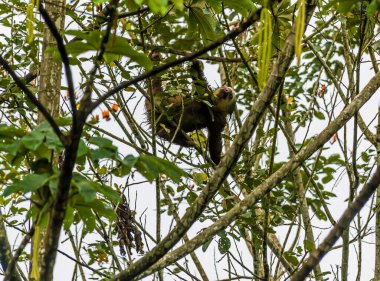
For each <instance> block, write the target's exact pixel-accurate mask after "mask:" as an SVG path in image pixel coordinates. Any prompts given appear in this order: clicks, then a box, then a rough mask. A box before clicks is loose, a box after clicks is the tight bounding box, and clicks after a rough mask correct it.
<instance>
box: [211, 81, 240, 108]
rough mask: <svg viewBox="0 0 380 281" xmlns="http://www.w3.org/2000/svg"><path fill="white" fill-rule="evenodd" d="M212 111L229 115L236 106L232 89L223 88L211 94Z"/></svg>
mask: <svg viewBox="0 0 380 281" xmlns="http://www.w3.org/2000/svg"><path fill="white" fill-rule="evenodd" d="M213 104H214V106H213V110H215V111H219V112H225V113H227V114H231V113H232V112H233V111H234V109H235V106H236V96H235V92H234V90H232V88H230V87H227V86H223V87H220V88H218V89H216V90H215V91H214V93H213Z"/></svg>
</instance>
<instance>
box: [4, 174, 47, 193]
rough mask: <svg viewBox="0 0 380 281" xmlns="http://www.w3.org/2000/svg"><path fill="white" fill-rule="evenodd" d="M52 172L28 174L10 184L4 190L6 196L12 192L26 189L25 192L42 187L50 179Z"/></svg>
mask: <svg viewBox="0 0 380 281" xmlns="http://www.w3.org/2000/svg"><path fill="white" fill-rule="evenodd" d="M50 177H51V174H30V175H26V176H25V177H24V178H23V179H22V180H21V181H19V182H17V183H14V184H12V185H9V186H8V187H6V188H5V190H4V193H3V195H4V197H6V196H9V195H11V194H12V193H15V192H19V191H24V193H27V192H30V191H36V190H37V189H39V188H40V187H42V186H44V185H45V184H46V183H47V182H48V181H49V179H50Z"/></svg>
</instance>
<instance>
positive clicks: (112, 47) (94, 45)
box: [66, 30, 153, 69]
mask: <svg viewBox="0 0 380 281" xmlns="http://www.w3.org/2000/svg"><path fill="white" fill-rule="evenodd" d="M66 34H68V35H73V36H76V37H77V38H81V39H83V40H84V41H73V42H70V43H68V44H67V45H66V49H67V52H68V53H69V54H71V55H73V56H78V55H79V54H83V53H85V52H88V51H99V50H100V48H101V42H102V38H103V37H104V32H101V31H99V30H95V31H91V32H80V31H72V30H71V31H67V32H66ZM107 54H108V55H111V58H112V60H114V59H117V58H118V56H125V57H128V58H130V59H131V61H134V62H136V63H138V64H139V65H140V66H143V67H144V68H145V69H151V68H152V66H153V64H152V61H151V60H150V59H149V58H148V57H147V56H146V55H145V54H144V53H142V52H138V51H136V50H135V49H134V48H133V47H132V46H131V44H130V42H129V41H128V40H127V39H126V38H123V37H120V36H116V35H111V36H110V39H109V41H108V43H107V44H106V47H105V55H107ZM112 55H116V56H112ZM112 60H111V61H112ZM111 61H108V62H111Z"/></svg>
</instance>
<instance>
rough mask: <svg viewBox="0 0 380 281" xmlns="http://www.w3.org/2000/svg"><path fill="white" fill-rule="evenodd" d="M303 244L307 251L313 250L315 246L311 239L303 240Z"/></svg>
mask: <svg viewBox="0 0 380 281" xmlns="http://www.w3.org/2000/svg"><path fill="white" fill-rule="evenodd" d="M303 244H304V247H305V250H306V251H308V252H311V251H314V249H315V246H314V244H313V243H312V242H311V241H309V240H304V241H303Z"/></svg>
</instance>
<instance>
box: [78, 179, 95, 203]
mask: <svg viewBox="0 0 380 281" xmlns="http://www.w3.org/2000/svg"><path fill="white" fill-rule="evenodd" d="M76 184H77V187H78V191H79V194H80V195H81V196H82V197H83V200H84V202H86V203H88V202H91V201H93V200H94V199H95V198H96V192H97V185H98V184H97V183H95V182H92V181H88V180H82V181H78V182H76Z"/></svg>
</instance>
